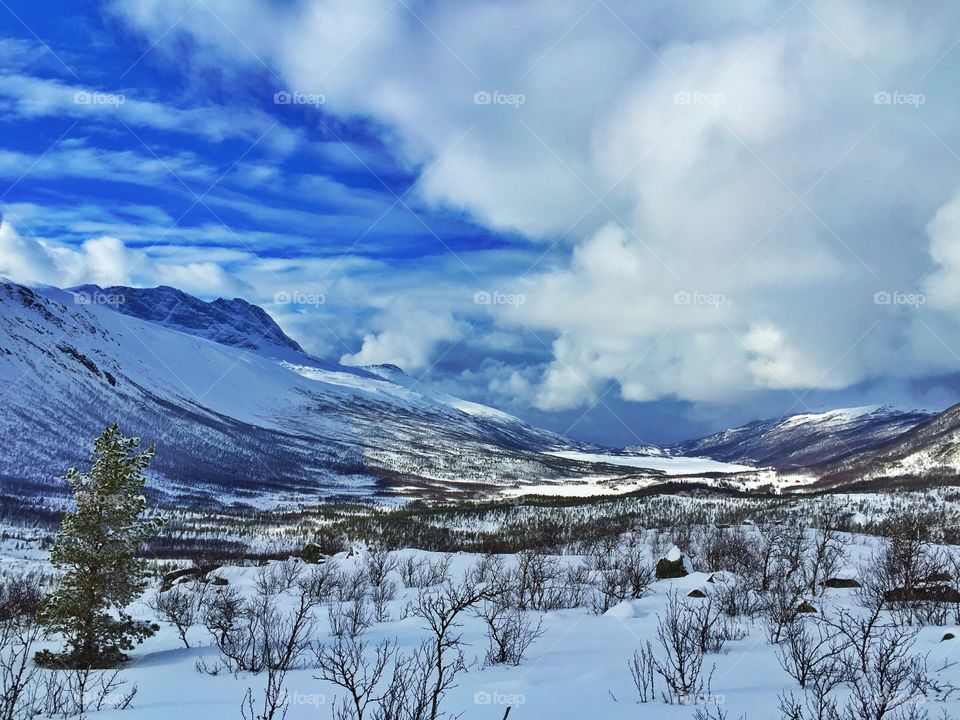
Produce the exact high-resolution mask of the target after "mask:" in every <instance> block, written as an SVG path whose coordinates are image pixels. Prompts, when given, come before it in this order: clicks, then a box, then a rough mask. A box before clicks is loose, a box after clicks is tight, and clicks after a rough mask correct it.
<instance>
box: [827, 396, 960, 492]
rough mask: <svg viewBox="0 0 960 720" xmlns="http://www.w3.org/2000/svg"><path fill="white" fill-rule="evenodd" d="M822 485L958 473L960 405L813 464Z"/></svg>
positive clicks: (959, 460)
mask: <svg viewBox="0 0 960 720" xmlns="http://www.w3.org/2000/svg"><path fill="white" fill-rule="evenodd" d="M813 470H814V472H815V474H816V475H817V476H818V477H819V478H820V480H819V481H818V483H819V484H820V485H839V484H845V483H849V482H853V481H856V480H872V479H877V478H903V477H917V478H931V479H935V478H937V477H938V476H950V477H956V476H957V475H958V474H960V405H954V406H953V407H950V408H947V409H946V410H944V411H943V412H942V413H939V414H937V415H935V416H933V417H930V418H928V419H927V420H926V421H925V422H923V423H921V424H919V425H917V426H916V427H914V428H912V429H910V430H908V431H907V432H905V433H903V434H902V435H899V436H897V437H895V438H893V439H891V440H889V441H887V442H885V443H882V444H880V445H877V446H873V447H871V448H868V449H866V450H862V451H859V452H854V453H851V454H849V455H846V456H844V457H842V458H839V459H837V460H835V461H833V462H830V463H826V464H824V465H821V466H818V467H816V468H813Z"/></svg>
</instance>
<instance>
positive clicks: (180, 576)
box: [160, 565, 220, 592]
mask: <svg viewBox="0 0 960 720" xmlns="http://www.w3.org/2000/svg"><path fill="white" fill-rule="evenodd" d="M219 567H220V566H219V565H196V566H194V567H188V568H184V569H182V570H174V571H173V572H168V573H167V574H166V575H164V576H163V578H162V579H161V580H160V592H167V591H168V590H169V589H170V588H172V587H173V586H174V585H180V584H181V583H185V582H190V581H191V580H200V581H204V579H205V578H206V576H207V574H208V573H211V572H213V571H214V570H216V569H217V568H219Z"/></svg>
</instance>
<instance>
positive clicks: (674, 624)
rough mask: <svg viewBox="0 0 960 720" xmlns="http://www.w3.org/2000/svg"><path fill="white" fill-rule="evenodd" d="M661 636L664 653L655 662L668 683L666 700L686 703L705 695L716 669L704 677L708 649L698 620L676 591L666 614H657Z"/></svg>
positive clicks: (671, 595) (671, 594)
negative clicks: (700, 633)
mask: <svg viewBox="0 0 960 720" xmlns="http://www.w3.org/2000/svg"><path fill="white" fill-rule="evenodd" d="M657 639H658V640H659V641H660V645H661V647H662V648H663V651H664V655H663V657H660V656H657V657H656V658H655V659H654V666H655V668H656V671H657V673H658V674H659V675H660V677H662V678H663V680H664V682H665V683H666V685H667V690H668V692H667V693H664V700H665V701H666V702H669V703H682V702H686V701H687V699H688V698H690V697H691V696H701V695H703V694H704V691H706V694H709V692H710V676H712V674H713V671H712V670H711V671H710V673H709V675H708V676H707V677H706V678H704V675H703V663H704V650H703V648H702V647H701V643H700V641H699V638H698V628H697V623H696V620H695V618H694V616H693V613H692V612H691V610H690V608H689V607H688V606H687V605H686V604H684V603H683V601H681V600H680V599H679V597H678V596H677V594H676V593H675V592H671V593H670V594H669V595H668V596H667V604H666V608H665V609H664V614H663V615H657Z"/></svg>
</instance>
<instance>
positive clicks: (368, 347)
mask: <svg viewBox="0 0 960 720" xmlns="http://www.w3.org/2000/svg"><path fill="white" fill-rule="evenodd" d="M376 324H377V325H379V326H380V328H381V329H380V331H379V332H376V333H370V334H368V335H367V336H366V337H364V339H363V346H362V347H361V348H360V350H359V352H356V353H352V354H350V353H348V354H346V355H344V356H343V357H341V358H340V362H342V363H344V364H346V365H377V364H380V363H392V364H394V365H399V366H400V367H401V368H403V369H404V370H406V371H415V370H422V369H424V368H427V367H428V366H429V364H430V359H431V358H432V357H433V354H434V350H435V348H436V347H437V346H438V345H439V344H440V343H441V342H449V341H453V340H456V339H458V338H459V337H460V336H461V334H462V333H463V332H464V331H465V329H464V328H463V327H462V326H461V324H460V323H458V322H457V321H455V320H454V319H453V316H452V315H450V314H449V313H432V312H429V311H424V310H421V309H419V308H417V307H415V306H414V305H412V304H411V303H407V302H397V303H395V304H392V305H391V306H390V308H389V309H388V310H386V311H385V312H384V313H382V314H381V315H380V316H379V317H378V318H377V320H376Z"/></svg>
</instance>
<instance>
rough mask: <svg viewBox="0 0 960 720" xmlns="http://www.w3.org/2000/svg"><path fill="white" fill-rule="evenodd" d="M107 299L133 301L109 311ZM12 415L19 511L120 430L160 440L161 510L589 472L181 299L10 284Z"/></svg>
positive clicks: (368, 373) (485, 486) (457, 403)
mask: <svg viewBox="0 0 960 720" xmlns="http://www.w3.org/2000/svg"><path fill="white" fill-rule="evenodd" d="M93 293H99V294H98V295H96V296H95V297H94V295H93ZM111 295H112V296H122V297H123V302H115V303H113V304H112V305H105V304H101V303H102V301H103V300H104V299H105V298H109V297H110V296H111ZM141 316H142V317H145V318H149V320H145V319H141ZM0 402H2V404H3V412H2V413H0V437H2V439H3V442H2V444H0V485H2V492H3V493H5V494H6V495H7V497H8V499H9V498H10V497H11V496H17V497H19V498H20V499H24V498H28V497H35V496H37V495H45V496H49V495H51V494H54V495H56V492H57V489H60V490H62V489H63V488H62V485H61V484H60V483H59V482H58V481H57V478H58V477H59V476H61V475H62V474H63V472H64V471H65V470H66V468H67V467H69V466H71V465H78V464H82V463H84V462H85V460H86V458H87V455H88V451H89V445H90V442H91V440H92V438H93V437H94V436H95V435H96V434H98V433H99V432H100V431H101V430H102V429H103V427H104V426H105V425H106V424H108V423H110V422H113V421H118V422H119V423H120V424H121V427H122V429H123V430H124V431H125V432H126V433H127V434H130V435H138V436H141V437H142V438H143V439H144V441H146V442H154V443H156V445H157V458H156V460H155V462H154V465H153V469H154V470H155V473H156V477H155V478H154V481H153V491H154V492H155V493H156V494H157V495H158V496H160V497H164V496H167V497H168V498H177V499H178V501H183V502H190V503H194V504H199V505H203V504H217V503H230V502H233V501H242V502H248V503H251V504H268V503H269V504H276V503H284V502H290V501H293V500H296V499H300V498H304V497H310V498H314V499H316V498H343V497H345V496H357V495H362V496H371V495H395V494H405V495H417V496H424V495H428V496H429V495H437V494H442V495H448V494H451V493H465V494H470V493H485V492H489V491H490V490H491V489H499V488H504V487H509V486H515V485H522V484H529V483H536V482H540V481H544V480H550V479H556V478H567V477H574V478H575V477H577V476H578V475H582V474H585V473H589V472H590V466H589V464H587V463H577V462H573V461H570V460H568V459H563V458H559V457H557V456H554V455H549V454H546V453H547V452H548V451H555V450H564V449H575V448H576V447H577V446H576V445H575V444H574V443H572V442H570V441H568V440H566V439H565V438H562V437H560V436H558V435H556V434H554V433H551V432H548V431H545V430H541V429H538V428H534V427H532V426H530V425H527V424H526V423H524V422H522V421H520V420H519V419H517V418H515V417H513V416H511V415H508V414H506V413H503V412H500V411H498V410H495V409H493V408H487V407H484V406H481V405H477V404H475V403H470V402H466V401H462V400H459V399H456V398H451V397H449V396H446V395H441V394H439V393H432V392H430V391H428V390H426V389H424V388H423V387H422V386H419V385H418V384H417V382H416V381H415V380H414V379H412V378H409V377H408V376H406V375H404V373H403V372H402V371H401V370H400V369H399V368H385V367H382V366H381V367H375V368H370V369H362V368H350V367H345V366H340V365H331V364H329V363H323V362H320V361H318V360H317V359H315V358H313V357H311V356H309V355H308V354H306V353H304V352H303V351H302V350H300V348H299V346H298V345H297V344H296V343H295V342H294V341H293V340H291V339H290V338H288V337H287V336H286V335H284V334H283V332H282V330H280V328H279V327H277V326H276V324H275V323H274V322H273V320H271V319H270V317H269V316H268V315H267V314H266V313H265V312H263V311H262V310H261V309H259V308H255V307H254V306H251V305H249V304H247V303H245V302H243V301H240V300H216V301H214V302H212V303H204V302H203V301H201V300H197V299H196V298H192V297H190V296H189V295H186V294H184V293H181V292H179V291H177V290H173V289H171V288H157V289H154V290H132V289H130V288H105V289H101V288H93V287H86V288H81V289H78V290H77V291H76V292H75V293H74V292H68V291H63V290H57V289H54V288H42V289H30V288H27V287H24V286H22V285H18V284H15V283H12V282H0Z"/></svg>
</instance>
